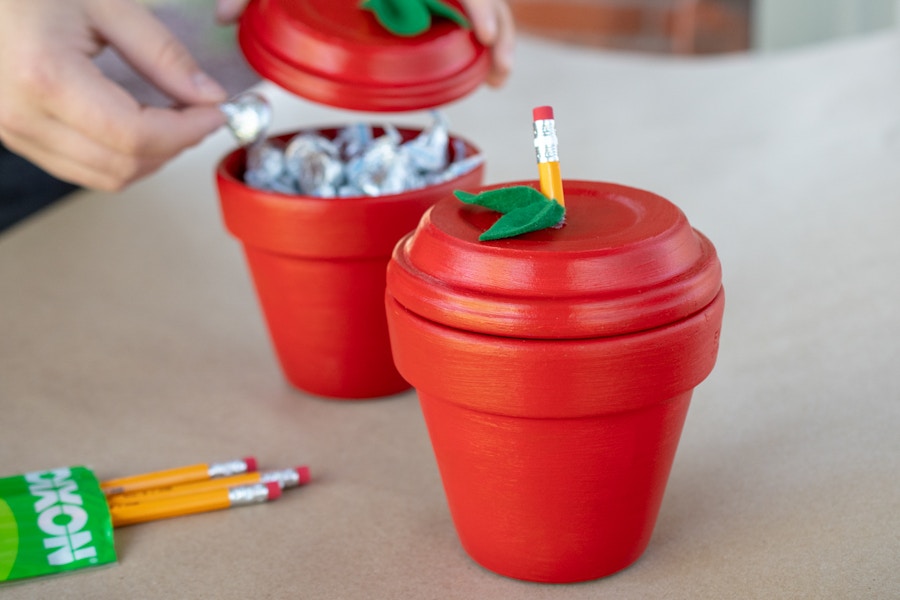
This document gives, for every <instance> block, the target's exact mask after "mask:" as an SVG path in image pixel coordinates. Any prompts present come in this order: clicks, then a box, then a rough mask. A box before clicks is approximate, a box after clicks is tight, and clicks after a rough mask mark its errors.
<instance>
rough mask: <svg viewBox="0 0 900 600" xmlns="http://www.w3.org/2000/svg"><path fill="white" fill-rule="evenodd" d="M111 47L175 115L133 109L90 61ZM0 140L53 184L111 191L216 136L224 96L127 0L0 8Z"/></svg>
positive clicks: (3, 0) (67, 0) (1, 3)
mask: <svg viewBox="0 0 900 600" xmlns="http://www.w3.org/2000/svg"><path fill="white" fill-rule="evenodd" d="M106 45H109V46H112V47H113V48H114V49H115V50H116V51H117V52H118V53H119V54H120V55H121V56H122V57H123V58H124V59H125V60H126V61H127V62H129V63H130V64H131V65H132V66H133V67H134V68H135V70H137V71H138V72H139V73H141V74H142V75H143V76H144V77H145V78H147V80H148V81H150V82H151V83H153V84H154V85H155V86H156V87H158V88H159V89H160V90H162V91H163V92H165V93H166V94H167V95H169V96H170V97H171V98H172V99H173V100H174V101H175V102H177V103H178V105H179V106H178V107H174V108H155V107H146V106H141V105H140V104H139V103H138V102H137V101H136V100H135V99H134V98H132V97H131V95H129V94H128V92H127V91H125V90H124V89H123V88H121V87H120V86H119V85H117V84H116V83H114V82H112V81H110V80H109V79H107V78H106V77H105V76H104V75H103V74H102V73H101V71H100V70H99V69H98V68H97V67H96V66H95V65H94V64H93V62H92V60H91V59H92V58H93V57H94V56H95V55H97V54H98V53H99V52H100V51H101V50H102V49H103V48H104V47H105V46H106ZM0 90H2V93H0V140H2V142H3V143H4V144H5V145H6V146H7V147H8V148H9V149H10V150H12V151H13V152H16V153H17V154H20V155H22V156H23V157H25V158H27V159H29V160H30V161H32V162H34V163H35V164H37V165H39V166H40V167H42V168H43V169H44V170H46V171H48V172H49V173H51V174H53V175H55V176H56V177H58V178H60V179H64V180H67V181H70V182H72V183H76V184H78V185H81V186H84V187H90V188H96V189H104V190H117V189H120V188H122V187H124V186H126V185H128V184H129V183H131V182H133V181H135V180H137V179H139V178H141V177H144V176H146V175H148V174H150V173H152V172H153V171H155V170H157V169H158V168H160V167H161V166H162V165H163V164H165V163H166V162H167V161H168V160H170V159H171V158H173V157H174V156H176V155H177V154H179V153H180V152H181V151H182V150H184V149H186V148H188V147H190V146H193V145H195V144H197V143H198V142H200V141H201V140H202V139H203V138H204V137H205V136H206V135H207V134H209V133H211V132H212V131H214V130H216V129H218V128H219V127H220V126H221V125H223V124H224V122H225V117H224V115H223V114H222V112H221V111H220V110H219V108H218V106H217V103H219V102H221V101H223V100H225V96H226V93H225V91H224V90H223V89H222V88H221V87H220V86H219V85H218V84H217V83H216V82H214V81H213V80H212V79H210V78H209V77H208V76H207V75H205V74H204V73H203V72H202V71H201V70H200V68H199V67H198V66H197V65H196V63H195V62H194V60H193V58H191V56H190V54H189V53H188V51H187V50H186V49H185V48H184V47H183V46H182V44H181V43H180V42H178V41H177V40H176V38H174V37H173V36H172V34H171V33H169V31H168V30H167V29H166V28H165V26H163V25H162V23H160V22H159V21H158V20H157V19H156V18H155V17H153V16H152V15H151V14H150V13H149V12H148V11H147V10H146V9H145V8H143V7H142V6H140V5H139V4H137V3H136V2H134V1H133V0H64V1H60V0H27V2H26V1H23V0H0Z"/></svg>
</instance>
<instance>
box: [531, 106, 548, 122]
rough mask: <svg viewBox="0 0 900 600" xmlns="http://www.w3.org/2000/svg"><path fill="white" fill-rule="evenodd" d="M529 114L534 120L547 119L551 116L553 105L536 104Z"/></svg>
mask: <svg viewBox="0 0 900 600" xmlns="http://www.w3.org/2000/svg"><path fill="white" fill-rule="evenodd" d="M531 114H532V116H533V118H534V120H535V121H544V120H547V119H552V118H553V107H552V106H538V107H537V108H535V109H534V110H533V111H531Z"/></svg>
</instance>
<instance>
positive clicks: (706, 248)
mask: <svg viewBox="0 0 900 600" xmlns="http://www.w3.org/2000/svg"><path fill="white" fill-rule="evenodd" d="M564 184H565V192H566V224H565V225H564V226H563V227H561V228H558V229H544V230H542V231H536V232H533V233H528V234H525V235H521V236H518V237H514V238H507V239H502V240H496V241H491V242H479V241H478V236H479V235H480V234H481V233H482V232H484V231H485V230H486V229H487V228H488V227H490V226H491V225H492V224H493V223H494V222H495V221H496V220H497V218H498V217H499V215H498V213H496V212H493V211H491V210H488V209H485V208H482V207H479V206H473V205H469V204H463V203H462V202H460V201H459V200H457V199H456V198H454V197H448V198H445V199H443V200H441V201H440V202H438V203H437V204H436V205H435V206H434V207H432V208H431V209H430V210H429V211H428V212H427V213H426V214H425V216H424V217H423V218H422V221H421V222H420V223H419V226H418V228H417V229H416V231H415V232H413V233H412V234H410V235H408V236H407V237H405V238H404V239H403V240H402V241H401V242H400V243H399V244H398V245H397V247H396V249H395V250H394V256H393V259H392V261H391V264H390V266H389V268H388V293H389V294H390V295H391V296H393V297H394V298H395V299H396V300H397V301H398V302H399V303H400V304H402V305H403V306H404V307H405V308H407V309H408V310H410V311H412V312H413V313H415V314H417V315H419V316H421V317H424V318H426V319H429V320H431V321H435V322H438V323H442V324H445V325H449V326H451V327H456V328H459V329H464V330H467V331H476V332H481V333H488V334H495V335H504V336H512V337H524V338H552V339H557V338H587V337H604V336H613V335H622V334H626V333H633V332H637V331H644V330H647V329H652V328H655V327H660V326H662V325H666V324H669V323H673V322H676V321H678V320H680V319H683V318H685V317H688V316H690V315H692V314H694V313H696V312H698V311H700V310H702V309H703V308H705V307H706V306H707V305H708V304H710V303H711V302H712V301H713V300H714V299H715V297H716V296H717V295H718V294H719V292H720V290H721V280H722V273H721V266H720V264H719V260H718V258H717V256H716V251H715V248H714V247H713V245H712V244H711V243H710V241H709V240H708V239H707V238H706V237H704V236H703V235H702V234H700V233H699V232H697V231H696V230H694V229H693V228H692V227H691V226H690V225H689V224H688V221H687V218H686V217H685V215H684V213H682V212H681V210H679V209H678V207H676V206H675V205H674V204H672V203H671V202H669V201H668V200H666V199H664V198H662V197H660V196H658V195H656V194H652V193H650V192H647V191H644V190H639V189H635V188H630V187H625V186H621V185H615V184H610V183H597V182H586V181H572V180H569V181H565V183H564ZM504 185H532V186H533V187H539V186H538V183H537V182H518V183H510V184H504ZM491 187H497V186H491ZM485 189H489V188H485Z"/></svg>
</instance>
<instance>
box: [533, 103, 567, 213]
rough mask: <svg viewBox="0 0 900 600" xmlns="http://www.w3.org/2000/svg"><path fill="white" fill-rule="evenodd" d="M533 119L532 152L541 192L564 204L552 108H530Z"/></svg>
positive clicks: (557, 142)
mask: <svg viewBox="0 0 900 600" xmlns="http://www.w3.org/2000/svg"><path fill="white" fill-rule="evenodd" d="M531 114H532V119H533V121H534V153H535V158H536V159H537V164H538V174H539V176H540V186H541V193H542V194H544V195H545V196H547V197H548V198H550V199H551V200H556V201H557V202H558V203H559V204H560V205H561V206H565V205H566V202H565V196H564V194H563V185H562V176H561V175H560V171H559V140H558V139H557V136H556V119H555V118H554V116H553V108H552V107H550V106H538V107H536V108H535V109H533V110H532V112H531Z"/></svg>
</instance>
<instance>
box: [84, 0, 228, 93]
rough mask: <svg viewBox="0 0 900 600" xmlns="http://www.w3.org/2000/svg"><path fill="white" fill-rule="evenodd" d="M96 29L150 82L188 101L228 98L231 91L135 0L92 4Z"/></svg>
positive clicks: (93, 22) (93, 21)
mask: <svg viewBox="0 0 900 600" xmlns="http://www.w3.org/2000/svg"><path fill="white" fill-rule="evenodd" d="M92 7H93V8H95V9H96V10H93V11H92V12H91V13H90V15H89V17H90V19H91V22H92V24H93V26H94V27H95V29H96V32H97V33H98V34H99V35H100V36H102V37H103V39H105V40H106V41H107V43H109V45H110V46H112V47H113V48H114V49H115V50H116V51H117V52H118V53H119V54H120V55H121V57H122V58H123V59H124V60H125V61H126V62H128V63H129V64H130V65H131V66H132V67H134V69H135V70H136V71H137V72H138V73H140V74H141V75H143V76H144V77H145V78H146V79H147V80H148V81H149V82H150V83H152V84H153V85H155V86H156V87H157V88H159V89H160V90H161V91H163V92H165V93H166V94H168V95H169V96H171V97H172V98H173V99H175V100H176V101H178V102H181V103H184V104H188V105H191V104H210V103H214V102H221V101H224V100H225V99H226V97H227V93H226V92H225V90H224V89H223V88H222V86H220V85H219V84H218V83H217V82H216V81H215V80H213V79H212V78H211V77H210V76H209V75H207V74H206V73H204V72H203V71H202V70H201V69H200V67H199V66H198V65H197V63H196V61H194V58H193V57H192V56H191V54H190V52H188V49H187V48H185V47H184V45H183V44H182V43H181V42H180V41H178V39H177V38H176V37H175V36H174V35H172V33H171V32H170V31H169V30H168V29H167V28H166V26H165V25H163V23H162V22H161V21H159V20H158V19H157V18H156V17H154V16H153V15H152V14H151V13H150V11H148V10H147V9H146V8H144V7H142V6H141V5H139V4H138V3H136V2H132V1H131V0H108V1H97V2H93V3H92Z"/></svg>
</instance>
